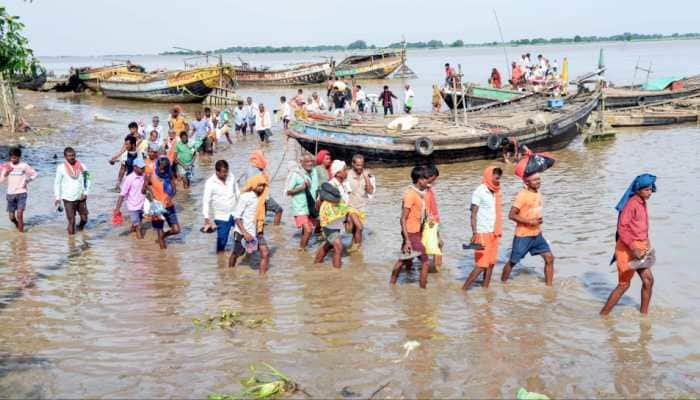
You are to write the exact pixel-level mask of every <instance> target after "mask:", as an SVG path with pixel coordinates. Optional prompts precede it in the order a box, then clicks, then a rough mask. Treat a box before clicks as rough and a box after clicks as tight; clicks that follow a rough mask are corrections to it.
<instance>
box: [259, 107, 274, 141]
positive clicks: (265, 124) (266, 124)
mask: <svg viewBox="0 0 700 400" xmlns="http://www.w3.org/2000/svg"><path fill="white" fill-rule="evenodd" d="M271 128H272V118H270V112H269V111H267V109H265V105H264V104H262V103H260V106H259V107H258V113H257V114H256V115H255V129H256V130H257V132H258V136H260V142H262V143H269V142H270V136H272V130H271Z"/></svg>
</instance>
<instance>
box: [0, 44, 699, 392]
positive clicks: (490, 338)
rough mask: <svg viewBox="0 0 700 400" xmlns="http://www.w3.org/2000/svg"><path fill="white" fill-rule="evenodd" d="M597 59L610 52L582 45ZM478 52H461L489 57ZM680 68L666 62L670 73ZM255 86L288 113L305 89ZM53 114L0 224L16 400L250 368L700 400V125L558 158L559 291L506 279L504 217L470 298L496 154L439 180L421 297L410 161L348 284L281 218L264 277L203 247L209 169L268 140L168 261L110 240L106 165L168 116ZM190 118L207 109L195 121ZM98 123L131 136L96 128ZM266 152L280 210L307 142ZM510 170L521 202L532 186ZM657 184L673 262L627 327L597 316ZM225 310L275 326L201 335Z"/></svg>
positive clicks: (353, 263) (110, 110) (208, 386)
mask: <svg viewBox="0 0 700 400" xmlns="http://www.w3.org/2000/svg"><path fill="white" fill-rule="evenodd" d="M693 45H695V46H697V42H687V43H685V44H674V45H673V46H680V48H677V47H673V46H667V47H669V49H663V48H657V47H654V48H652V49H651V50H650V49H649V47H645V46H654V45H653V44H643V45H637V47H634V46H635V45H628V46H630V47H632V48H633V49H632V50H629V49H628V50H629V51H630V52H633V50H634V49H636V50H634V51H636V53H634V52H633V53H634V54H633V55H629V54H627V53H625V54H626V55H625V58H624V60H629V59H634V61H636V59H637V56H636V54H637V53H641V54H647V53H650V54H658V52H661V51H662V50H665V51H667V53H668V54H671V55H669V57H671V56H672V55H673V54H680V53H682V52H683V51H685V50H688V49H689V48H692V46H693ZM683 46H685V47H683ZM552 48H554V49H557V50H556V51H561V52H564V49H559V48H558V47H552ZM547 49H549V48H545V49H543V50H545V51H547ZM584 50H586V51H587V52H588V53H586V54H588V55H594V54H595V53H596V51H597V49H596V48H593V47H584V46H582V47H577V48H575V49H574V50H573V51H574V52H582V51H584ZM618 50H619V49H618ZM470 51H471V52H475V54H472V53H469V52H470ZM481 51H486V50H483V49H481V50H464V52H465V53H466V54H461V53H459V54H457V55H454V54H453V55H452V57H453V58H457V56H460V57H463V58H464V59H465V60H466V59H470V58H472V57H474V58H476V59H479V58H478V57H479V54H480V53H479V52H481ZM488 51H491V50H488ZM536 51H537V50H536V49H535V50H533V51H531V52H536ZM626 51H627V50H626ZM664 54H666V53H664ZM295 57H296V56H295ZM420 57H433V58H431V61H430V62H431V63H432V64H436V65H438V68H439V65H440V62H442V60H444V59H445V58H446V57H447V58H450V55H449V54H448V55H447V56H446V55H444V54H441V53H439V52H422V53H417V54H416V57H415V59H416V60H418V59H419V58H420ZM489 57H490V58H489ZM489 57H486V58H484V59H479V60H481V61H479V63H478V65H477V66H476V67H475V68H478V69H479V70H483V71H485V72H487V71H488V68H490V63H491V61H490V60H491V59H492V58H493V59H494V60H496V61H493V62H498V61H499V60H500V59H501V58H502V53H498V52H495V53H494V54H490V53H489ZM499 57H500V58H499ZM581 57H582V58H583V57H584V56H581ZM585 57H587V56H585ZM621 57H622V56H621ZM695 57H697V56H695ZM573 58H574V56H572V59H573ZM611 58H612V60H611ZM594 59H595V57H594ZM662 59H663V60H665V58H664V57H662ZM608 60H609V62H610V63H613V62H614V61H613V60H615V58H614V57H611V56H610V55H609V56H608ZM663 60H662V61H660V62H659V65H666V64H665V62H664V61H663ZM696 61H697V60H696ZM623 64H624V65H623ZM633 64H634V62H633ZM416 65H427V64H421V63H419V62H416ZM626 65H627V64H625V63H622V62H619V66H620V68H627V67H626ZM693 65H700V64H699V63H697V62H696V63H695V64H693ZM679 68H687V66H686V65H685V64H684V65H683V66H682V67H681V66H679ZM416 69H420V68H416ZM470 70H471V69H470ZM418 72H419V74H421V72H420V71H418ZM669 72H670V73H677V74H683V73H685V71H681V70H677V71H669ZM439 77H440V72H439V70H438V73H437V74H436V75H435V77H434V79H433V78H432V76H430V75H428V76H426V77H422V78H421V79H420V80H419V81H418V83H416V86H419V87H423V86H425V87H429V85H430V83H431V82H432V81H431V80H437V79H439ZM420 85H422V86H420ZM248 93H251V94H253V95H254V96H256V98H258V97H259V98H265V96H267V97H268V98H270V99H272V98H274V97H275V96H277V95H278V94H279V93H288V94H291V93H292V90H289V89H286V90H285V89H269V90H265V91H256V90H250V91H249V92H248ZM244 94H247V93H245V92H244ZM46 103H47V104H48V106H50V107H51V108H53V109H56V110H62V111H65V112H68V113H70V123H69V125H68V126H66V127H65V129H64V130H62V132H60V133H56V134H53V135H51V136H49V137H46V138H40V139H39V141H38V143H36V144H35V145H34V146H32V147H31V148H29V149H27V150H26V160H27V161H28V162H29V163H30V164H32V165H34V166H35V167H36V168H37V169H38V171H39V173H40V178H39V179H38V181H36V182H34V183H32V184H31V186H30V194H29V205H28V211H27V213H26V217H27V219H28V225H29V226H28V231H27V233H25V234H23V235H20V234H17V233H16V232H15V231H14V230H12V229H11V228H10V225H9V222H8V220H7V218H6V217H2V218H0V397H22V398H24V397H61V398H77V397H96V398H97V397H99V398H154V397H176V398H203V397H206V396H207V395H208V394H211V393H231V392H235V391H237V390H238V389H239V385H238V381H239V379H241V378H243V377H246V376H248V372H249V371H248V365H249V364H252V363H261V362H266V363H269V364H271V365H274V366H275V367H277V368H279V369H280V370H282V371H283V372H285V373H286V374H288V375H289V376H290V377H292V378H293V379H294V380H296V381H297V382H298V383H300V384H301V385H302V387H304V388H305V389H306V391H308V392H309V393H310V394H311V395H313V396H314V397H324V398H340V397H343V394H342V393H344V394H345V395H348V394H349V393H354V394H355V395H356V396H357V397H367V396H369V395H370V394H372V393H373V392H374V391H375V390H376V389H377V388H379V387H380V386H381V385H384V384H385V383H387V382H388V383H389V384H388V386H387V387H386V388H385V389H383V390H382V391H381V392H380V393H379V395H378V396H379V397H407V398H414V397H421V398H425V397H439V398H447V397H452V398H462V397H478V398H484V397H513V396H514V395H515V392H516V391H517V389H518V388H519V387H521V386H522V387H526V388H527V389H529V390H532V391H537V392H541V393H546V394H548V395H550V396H553V397H556V398H573V397H578V398H590V397H602V398H619V397H637V398H648V397H678V396H681V395H695V396H697V395H698V393H699V392H700V382H699V381H698V379H699V378H698V377H699V376H700V339H699V338H698V334H697V332H698V330H699V329H700V322H699V320H698V318H697V317H696V316H695V317H694V316H693V315H694V314H693V313H694V312H696V310H697V309H698V307H699V306H700V294H698V293H700V281H699V280H698V272H697V267H696V265H695V264H696V259H695V257H694V256H693V254H695V253H693V251H694V250H693V249H694V248H695V246H696V245H697V240H698V238H699V236H698V233H697V230H698V228H699V227H700V207H699V206H698V204H699V203H698V200H697V196H696V193H695V192H696V190H697V187H698V178H697V177H698V175H699V174H700V164H698V162H697V149H698V144H699V142H700V128H698V127H696V126H694V125H690V126H681V127H674V128H671V129H654V130H648V131H629V132H623V133H620V134H619V135H618V137H617V138H616V139H615V140H614V141H609V142H602V143H597V144H593V145H584V144H583V143H581V141H580V140H577V141H576V142H575V143H573V144H572V145H571V146H569V148H567V149H566V150H562V151H559V152H556V157H557V159H558V163H557V165H556V166H555V167H554V168H553V169H551V170H550V171H548V172H547V173H545V174H543V184H542V191H543V194H544V199H545V210H544V219H545V225H544V234H545V237H546V238H547V239H548V240H549V241H550V242H551V246H552V249H553V252H554V254H555V256H556V257H557V259H556V262H555V271H556V273H555V281H554V287H553V288H551V289H547V288H545V286H544V281H543V273H542V261H541V260H540V259H539V258H534V257H528V258H526V259H525V260H524V261H523V263H522V265H521V266H519V267H517V268H516V270H515V272H514V279H513V280H512V281H511V282H509V283H508V284H505V285H504V284H501V283H500V281H499V280H498V276H499V274H500V272H501V269H502V264H503V262H504V261H505V259H506V257H507V255H508V250H509V247H510V241H511V238H512V234H513V226H512V224H510V223H506V224H505V232H504V240H503V242H502V246H501V249H500V253H499V262H498V264H497V266H496V268H495V271H494V281H493V282H492V285H491V287H490V288H489V289H488V290H484V289H482V288H480V287H479V288H474V289H472V290H470V291H469V292H468V293H467V294H465V293H463V292H461V291H460V290H459V289H460V287H461V284H462V282H463V280H464V279H465V277H466V275H467V273H468V272H469V271H470V270H471V268H472V255H471V254H468V253H466V252H464V251H463V250H461V244H462V242H464V241H465V240H467V238H468V235H469V233H470V232H469V228H468V215H467V203H468V202H469V199H470V196H471V192H472V191H473V190H474V188H475V187H476V186H477V184H478V183H479V180H480V176H481V171H482V170H483V168H484V167H485V166H486V165H488V164H489V162H487V161H484V162H473V163H464V164H454V165H448V166H443V167H441V169H440V179H439V180H438V182H437V185H436V193H437V196H438V202H439V204H440V209H441V210H440V211H441V214H442V216H443V219H444V220H445V223H444V224H443V225H444V226H443V237H444V239H445V253H446V255H445V262H444V266H443V269H442V271H441V272H440V273H437V274H431V275H430V276H429V282H428V288H427V290H420V289H419V288H418V284H417V279H418V277H417V275H409V276H405V275H403V276H402V278H401V281H400V282H399V284H398V285H397V286H395V287H391V286H390V285H389V283H388V280H389V273H390V269H391V265H392V263H393V262H394V257H395V254H396V251H398V249H399V246H400V237H399V229H398V218H399V202H400V198H401V194H402V192H403V190H404V189H405V188H406V186H407V185H408V183H409V177H408V173H409V169H408V168H399V169H374V173H375V174H376V176H377V181H378V191H377V194H376V196H375V198H374V200H373V201H372V203H371V205H370V207H369V210H368V217H367V233H366V239H365V247H364V250H363V252H362V254H354V255H351V256H347V257H344V258H343V268H342V269H341V270H334V269H333V268H332V267H331V266H330V261H328V262H327V263H326V264H323V265H313V264H312V262H311V261H312V254H303V253H298V252H297V251H296V247H297V244H298V240H299V236H298V233H297V231H296V229H295V228H294V224H293V221H292V218H291V215H289V214H286V215H285V217H284V218H283V225H282V226H279V227H273V226H268V227H267V229H266V236H267V239H268V242H269V244H270V245H271V247H272V251H273V256H272V261H271V267H270V271H269V273H268V276H267V277H265V278H260V277H259V276H258V274H257V271H256V270H254V269H252V268H251V267H250V265H249V264H248V263H247V262H244V263H243V265H241V266H239V267H238V268H236V269H234V270H230V269H227V268H226V267H225V263H226V257H225V256H221V257H217V255H216V254H215V253H214V241H215V235H206V234H202V233H200V232H199V227H200V226H201V223H202V217H201V211H200V210H201V194H202V190H203V186H204V180H205V179H206V178H207V177H208V176H210V175H211V173H212V172H213V160H215V159H218V158H223V159H226V160H228V161H229V162H230V163H232V165H233V167H232V172H234V173H239V172H240V171H242V170H243V169H244V167H245V164H246V160H247V158H248V155H249V154H250V152H251V151H252V150H253V149H254V148H256V146H257V142H256V140H255V139H254V138H247V139H241V140H237V141H236V142H235V144H234V145H232V146H228V145H223V146H222V147H221V149H220V151H219V152H218V153H217V154H216V155H215V158H214V159H213V160H202V161H201V162H200V163H199V165H198V167H197V170H196V172H195V181H194V184H193V186H192V188H191V189H190V190H189V191H185V190H180V191H179V193H178V195H177V197H176V202H177V207H178V216H179V218H180V222H181V223H182V226H183V232H182V233H181V234H180V235H179V236H178V237H176V238H174V239H173V240H171V242H170V246H169V248H168V250H167V251H165V252H163V251H160V250H159V249H158V248H157V245H156V244H154V243H153V232H152V231H148V232H147V235H146V239H144V240H143V241H136V240H135V239H134V238H133V237H131V236H129V235H128V233H127V232H126V230H127V229H126V227H125V226H122V227H117V228H115V227H112V226H111V225H109V218H110V213H111V209H112V207H113V205H114V203H115V201H116V193H114V192H112V191H111V188H112V187H113V186H114V181H115V178H116V174H117V169H116V167H113V166H110V165H109V164H108V163H107V161H106V160H107V158H108V157H109V156H110V155H111V154H112V153H113V152H114V151H115V150H116V148H117V146H118V145H119V143H120V140H121V138H122V137H123V136H124V134H125V133H126V128H125V127H126V124H127V123H128V122H129V121H131V120H134V119H145V120H148V118H149V117H150V115H153V114H159V115H160V116H161V120H163V121H164V120H165V118H166V113H167V107H166V106H164V105H154V104H142V103H130V102H119V101H111V100H107V99H101V98H94V97H92V98H91V97H80V98H77V99H74V98H72V97H71V98H69V99H66V98H63V97H55V96H50V97H49V98H48V99H47V100H46ZM425 103H426V104H428V103H429V99H426V101H425ZM186 110H187V111H188V112H189V113H190V114H191V111H192V110H194V107H193V106H187V107H186ZM95 114H100V115H102V116H105V117H108V118H112V119H114V120H115V121H116V122H115V123H107V122H95V121H94V118H93V117H94V115H95ZM66 145H71V146H74V147H75V148H76V149H77V151H78V156H79V158H80V159H81V160H83V162H84V163H85V164H86V165H87V166H88V167H89V168H90V169H91V170H92V172H93V176H94V179H95V183H94V187H93V188H94V189H93V193H92V195H91V196H90V197H89V209H90V219H91V222H90V223H89V225H88V227H87V229H86V230H85V231H84V232H81V233H78V234H76V235H75V237H73V238H68V237H67V236H66V234H65V223H64V217H63V216H62V215H60V214H58V213H56V211H55V210H53V208H52V184H53V174H54V171H55V162H56V161H55V160H54V155H57V156H58V158H59V160H60V157H61V152H62V149H63V147H64V146H66ZM266 152H267V153H268V157H269V159H270V164H271V170H272V172H275V170H276V168H277V166H279V165H281V167H280V172H279V173H278V174H277V175H276V178H275V179H274V181H273V186H272V195H273V197H275V198H276V199H277V200H278V201H280V203H281V204H282V205H283V206H284V207H285V208H286V209H288V210H289V209H290V207H289V201H288V199H287V198H285V196H283V194H282V186H283V183H284V179H285V175H286V169H287V162H288V161H289V160H293V159H294V158H296V157H297V155H298V152H299V150H298V147H297V146H296V145H295V144H294V143H292V142H289V143H285V140H284V138H283V137H282V135H281V132H280V131H279V130H276V131H275V136H274V137H273V142H272V144H271V145H270V146H269V147H268V148H266ZM505 168H506V175H505V177H504V180H503V187H504V196H503V198H504V201H505V202H506V205H505V207H504V209H507V207H508V204H509V203H510V202H511V201H512V198H513V196H514V195H515V193H516V192H517V190H519V188H520V186H521V184H520V183H519V182H518V180H517V178H515V177H514V176H513V174H512V168H508V167H505ZM641 172H652V173H654V174H656V175H657V176H658V182H657V183H658V187H659V191H658V193H656V194H655V195H654V196H653V197H652V199H651V202H650V205H649V213H650V219H651V236H652V237H651V240H652V243H653V246H654V247H655V248H656V249H657V265H656V266H655V267H654V273H655V278H656V284H655V287H654V297H653V299H652V305H651V311H650V315H649V316H648V317H640V316H639V314H638V312H637V311H636V308H638V306H639V289H640V282H639V280H638V279H635V280H634V281H633V284H632V288H631V289H630V290H629V291H628V292H627V294H626V296H625V297H624V298H623V300H622V302H621V303H620V305H619V306H618V307H617V308H616V309H615V310H614V311H613V313H612V314H611V316H610V317H609V318H605V319H604V318H600V317H599V316H598V311H599V309H600V308H601V307H602V305H603V302H604V301H605V299H606V297H607V295H608V293H609V291H610V290H611V289H612V288H613V287H614V285H615V284H616V273H615V272H614V267H611V266H608V263H609V260H610V256H611V255H612V251H613V247H614V246H613V238H614V230H615V221H616V214H615V211H614V209H613V207H614V205H615V204H616V202H617V200H618V198H619V196H620V195H621V194H622V193H623V191H624V190H625V188H626V187H627V185H628V184H629V181H630V180H631V179H632V178H633V177H634V176H635V175H637V174H638V173H641ZM4 193H5V186H4V185H3V186H2V189H0V194H2V195H4ZM222 308H229V309H234V310H240V311H241V312H242V313H243V315H244V317H246V318H268V319H270V320H271V321H272V324H268V325H263V326H262V327H260V328H255V329H248V328H237V329H235V330H233V331H232V332H227V331H222V330H217V329H215V330H211V331H206V330H202V329H198V328H196V327H195V326H194V325H193V324H192V319H193V318H200V317H202V315H204V314H214V313H217V312H218V311H219V310H220V309H222ZM411 340H414V341H417V342H419V343H420V346H419V347H418V348H416V349H415V350H414V351H412V352H411V353H410V354H409V355H408V357H406V358H403V356H404V353H405V351H404V349H403V344H404V343H405V342H407V341H411ZM344 389H345V390H344Z"/></svg>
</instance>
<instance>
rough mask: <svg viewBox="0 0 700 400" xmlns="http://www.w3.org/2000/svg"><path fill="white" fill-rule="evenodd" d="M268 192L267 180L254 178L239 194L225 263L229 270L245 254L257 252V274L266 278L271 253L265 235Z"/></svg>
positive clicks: (249, 180)
mask: <svg viewBox="0 0 700 400" xmlns="http://www.w3.org/2000/svg"><path fill="white" fill-rule="evenodd" d="M268 191H269V187H268V183H267V177H265V176H264V175H255V176H253V177H252V178H248V181H247V182H246V183H245V186H243V190H241V197H240V198H239V199H238V203H236V207H235V208H234V210H233V219H234V220H235V221H236V225H235V228H234V231H233V251H232V252H231V257H230V258H229V261H228V266H229V268H235V267H236V261H237V260H238V257H240V256H242V255H244V254H245V253H248V254H253V253H255V252H260V266H259V267H258V273H259V274H260V275H265V274H266V273H267V266H268V264H269V263H270V250H269V248H268V246H267V241H266V240H265V235H264V230H263V229H264V226H265V194H266V192H268Z"/></svg>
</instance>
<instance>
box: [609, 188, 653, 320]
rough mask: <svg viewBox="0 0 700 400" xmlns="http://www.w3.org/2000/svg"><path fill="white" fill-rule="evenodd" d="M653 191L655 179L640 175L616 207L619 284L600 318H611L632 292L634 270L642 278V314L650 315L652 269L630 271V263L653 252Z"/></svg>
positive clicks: (616, 248) (616, 258) (616, 254)
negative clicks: (650, 206) (650, 204)
mask: <svg viewBox="0 0 700 400" xmlns="http://www.w3.org/2000/svg"><path fill="white" fill-rule="evenodd" d="M653 192H656V177H655V176H654V175H650V174H642V175H639V176H638V177H636V178H635V179H634V181H632V184H631V185H630V187H629V188H628V189H627V191H626V192H625V194H624V195H623V196H622V199H620V202H619V203H617V206H616V207H615V209H616V210H617V212H618V213H619V216H618V218H617V234H616V235H615V236H616V243H615V257H613V261H616V262H617V281H618V283H617V287H616V288H615V289H613V291H612V293H610V297H608V301H607V303H605V306H604V307H603V309H602V310H600V315H608V313H610V311H611V310H612V309H613V307H615V305H616V304H617V302H618V301H620V297H622V295H623V294H625V292H626V291H627V289H629V287H630V281H631V280H632V278H634V273H635V271H636V272H637V274H638V275H639V277H640V278H641V279H642V305H641V306H640V307H639V312H640V313H642V314H646V313H648V312H649V302H651V289H652V287H653V286H654V276H653V275H652V274H651V268H643V269H641V268H640V269H636V270H635V269H633V268H631V266H630V261H635V260H642V259H644V257H645V256H646V255H647V254H648V252H649V251H650V249H651V247H650V243H649V214H647V201H649V198H651V194H652V193H653Z"/></svg>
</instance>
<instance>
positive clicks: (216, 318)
mask: <svg viewBox="0 0 700 400" xmlns="http://www.w3.org/2000/svg"><path fill="white" fill-rule="evenodd" d="M192 324H193V325H194V326H196V327H199V328H204V329H207V330H211V329H212V328H215V327H218V328H221V329H231V328H233V327H236V326H238V325H243V326H245V327H246V328H249V329H254V328H259V327H261V326H263V325H265V324H272V320H270V319H268V318H254V319H247V320H244V319H243V317H242V316H241V312H240V311H230V310H227V309H225V308H224V309H222V310H221V311H220V312H219V313H218V314H215V315H205V316H204V318H201V319H199V318H194V319H193V320H192Z"/></svg>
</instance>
